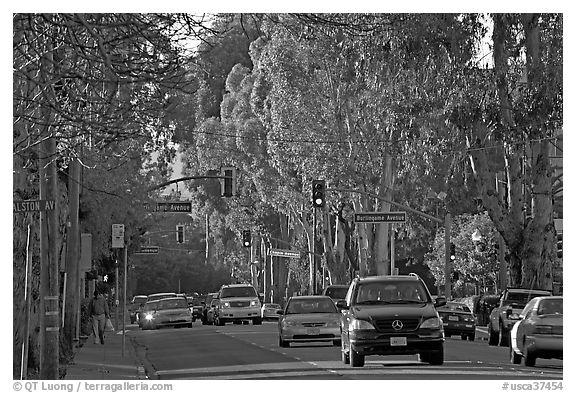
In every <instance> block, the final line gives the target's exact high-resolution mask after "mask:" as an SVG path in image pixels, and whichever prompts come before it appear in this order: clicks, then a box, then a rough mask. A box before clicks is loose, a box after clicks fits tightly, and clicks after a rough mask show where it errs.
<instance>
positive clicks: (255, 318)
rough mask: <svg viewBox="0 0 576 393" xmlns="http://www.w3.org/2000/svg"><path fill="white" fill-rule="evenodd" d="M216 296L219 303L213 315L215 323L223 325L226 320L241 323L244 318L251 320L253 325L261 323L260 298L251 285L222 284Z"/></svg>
mask: <svg viewBox="0 0 576 393" xmlns="http://www.w3.org/2000/svg"><path fill="white" fill-rule="evenodd" d="M218 298H219V299H220V304H219V305H218V309H217V312H216V316H215V321H214V324H215V325H218V326H224V325H225V324H226V322H234V323H242V321H244V320H252V324H253V325H261V324H262V316H261V314H260V308H261V304H260V299H258V294H257V293H256V290H255V289H254V287H253V286H252V285H249V284H230V285H222V287H221V288H220V291H219V295H218Z"/></svg>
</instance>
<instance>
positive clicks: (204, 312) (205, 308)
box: [201, 292, 218, 325]
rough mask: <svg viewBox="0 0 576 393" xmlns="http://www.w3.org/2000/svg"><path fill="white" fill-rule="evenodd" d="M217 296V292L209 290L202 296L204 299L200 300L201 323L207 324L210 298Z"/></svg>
mask: <svg viewBox="0 0 576 393" xmlns="http://www.w3.org/2000/svg"><path fill="white" fill-rule="evenodd" d="M217 298H218V292H211V293H209V294H208V295H206V297H205V298H204V300H203V301H202V302H201V303H202V317H201V319H202V325H207V324H208V310H210V305H211V304H212V299H217Z"/></svg>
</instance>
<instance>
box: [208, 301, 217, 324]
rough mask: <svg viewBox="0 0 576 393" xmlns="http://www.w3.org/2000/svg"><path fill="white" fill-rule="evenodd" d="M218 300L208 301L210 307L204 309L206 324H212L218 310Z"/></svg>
mask: <svg viewBox="0 0 576 393" xmlns="http://www.w3.org/2000/svg"><path fill="white" fill-rule="evenodd" d="M219 302H220V300H219V299H212V301H211V302H210V307H209V308H208V310H207V311H206V324H207V325H214V321H215V319H216V318H215V317H216V312H217V311H218V303H219Z"/></svg>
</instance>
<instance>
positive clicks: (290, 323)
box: [282, 319, 298, 327]
mask: <svg viewBox="0 0 576 393" xmlns="http://www.w3.org/2000/svg"><path fill="white" fill-rule="evenodd" d="M297 325H298V322H296V321H292V320H289V319H284V320H282V326H284V327H288V326H297Z"/></svg>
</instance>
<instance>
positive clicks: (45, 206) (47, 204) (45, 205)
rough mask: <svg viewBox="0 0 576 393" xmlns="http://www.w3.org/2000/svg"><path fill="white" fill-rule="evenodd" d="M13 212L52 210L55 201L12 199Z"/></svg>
mask: <svg viewBox="0 0 576 393" xmlns="http://www.w3.org/2000/svg"><path fill="white" fill-rule="evenodd" d="M13 206H14V213H28V212H39V211H44V210H54V207H55V206H56V203H55V202H54V200H45V199H40V200H34V201H14V203H13Z"/></svg>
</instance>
